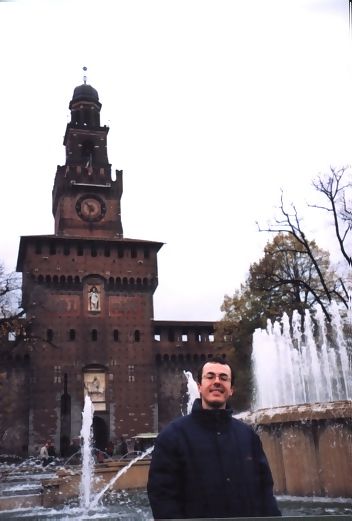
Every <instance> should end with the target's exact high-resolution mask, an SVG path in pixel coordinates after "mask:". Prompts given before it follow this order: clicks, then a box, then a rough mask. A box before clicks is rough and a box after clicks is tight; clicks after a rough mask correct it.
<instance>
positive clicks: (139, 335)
mask: <svg viewBox="0 0 352 521" xmlns="http://www.w3.org/2000/svg"><path fill="white" fill-rule="evenodd" d="M140 339H141V333H140V331H139V329H136V330H135V332H134V341H135V342H139V341H140Z"/></svg>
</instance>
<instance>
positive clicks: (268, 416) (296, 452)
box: [244, 400, 352, 497]
mask: <svg viewBox="0 0 352 521" xmlns="http://www.w3.org/2000/svg"><path fill="white" fill-rule="evenodd" d="M244 421H246V422H247V423H249V424H251V425H253V426H255V427H256V429H257V432H258V434H259V436H260V438H261V441H262V444H263V447H264V450H265V453H266V455H267V457H268V460H269V463H270V467H271V470H272V474H273V479H274V491H275V494H287V495H290V496H329V497H351V496H352V480H351V476H352V401H351V400H344V401H338V402H327V403H312V404H302V405H292V406H281V407H273V408H270V409H260V410H258V411H256V412H254V413H251V414H249V415H247V416H246V418H244Z"/></svg>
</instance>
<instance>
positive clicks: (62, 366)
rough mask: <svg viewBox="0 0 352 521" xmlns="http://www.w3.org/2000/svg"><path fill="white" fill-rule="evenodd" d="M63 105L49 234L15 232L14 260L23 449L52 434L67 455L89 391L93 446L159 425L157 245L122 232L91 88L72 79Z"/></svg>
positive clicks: (117, 186) (118, 187)
mask: <svg viewBox="0 0 352 521" xmlns="http://www.w3.org/2000/svg"><path fill="white" fill-rule="evenodd" d="M69 109H70V111H71V120H70V122H69V123H68V124H67V127H66V132H65V137H64V142H63V144H64V146H65V151H66V161H65V164H64V165H63V166H58V167H57V171H56V175H55V181H54V187H53V192H52V208H53V215H54V219H55V232H54V234H53V235H45V236H43V235H41V236H25V237H21V242H20V248H19V254H18V262H17V271H19V272H22V274H23V283H22V289H23V291H22V299H23V303H22V305H23V308H24V310H25V312H26V316H27V318H28V320H29V322H30V324H31V340H30V343H27V344H26V347H27V349H28V357H29V358H28V359H29V360H30V365H29V382H30V391H29V393H28V395H27V397H26V399H27V403H28V417H29V427H28V450H29V453H35V452H36V447H37V446H40V444H41V443H42V442H43V440H46V439H48V438H50V439H52V440H53V441H54V444H55V446H56V447H60V452H61V454H63V455H65V453H66V451H67V448H68V445H69V443H70V440H72V439H73V438H75V437H77V436H79V433H80V429H81V413H82V409H83V404H84V397H85V395H87V394H88V395H89V396H90V397H91V400H92V402H93V405H94V409H95V413H94V422H93V428H94V438H95V443H96V445H97V446H98V447H99V448H102V449H105V448H106V447H107V443H108V441H109V440H117V439H119V438H120V436H124V437H126V438H131V439H132V438H133V436H135V435H136V434H138V433H140V432H151V431H153V432H155V431H157V429H158V404H157V378H156V366H155V353H154V352H153V345H154V337H153V334H154V323H153V319H154V309H153V294H154V291H155V289H156V288H157V285H158V273H157V271H158V270H157V253H158V251H159V249H160V247H161V246H162V244H161V243H159V242H153V241H145V240H138V239H128V238H124V237H123V231H122V223H121V196H122V171H117V172H116V176H115V179H112V176H111V165H110V163H109V161H108V154H107V135H108V131H109V128H108V127H107V126H105V125H104V126H101V123H100V109H101V103H100V101H99V96H98V93H97V91H96V90H95V89H94V88H93V87H92V86H90V85H87V84H86V82H84V83H83V84H82V85H80V86H78V87H76V88H75V89H74V92H73V96H72V99H71V101H70V104H69Z"/></svg>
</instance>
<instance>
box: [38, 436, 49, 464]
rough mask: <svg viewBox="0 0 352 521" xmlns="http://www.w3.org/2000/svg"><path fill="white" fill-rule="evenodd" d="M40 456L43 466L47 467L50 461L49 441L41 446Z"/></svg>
mask: <svg viewBox="0 0 352 521" xmlns="http://www.w3.org/2000/svg"><path fill="white" fill-rule="evenodd" d="M39 456H40V459H41V462H42V465H43V467H46V466H47V464H48V463H49V453H48V442H46V443H44V445H43V446H42V447H41V448H40V451H39Z"/></svg>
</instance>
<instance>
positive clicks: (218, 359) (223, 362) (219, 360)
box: [197, 356, 235, 385]
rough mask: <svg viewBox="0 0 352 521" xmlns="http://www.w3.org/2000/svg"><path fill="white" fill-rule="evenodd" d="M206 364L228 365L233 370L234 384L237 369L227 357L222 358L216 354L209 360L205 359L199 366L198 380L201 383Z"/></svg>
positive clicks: (232, 383)
mask: <svg viewBox="0 0 352 521" xmlns="http://www.w3.org/2000/svg"><path fill="white" fill-rule="evenodd" d="M205 364H221V365H228V366H229V368H230V370H231V385H234V383H235V371H234V369H233V367H232V365H231V364H230V363H229V362H228V361H227V360H226V359H225V358H221V357H220V356H214V357H213V358H209V359H208V360H205V361H204V362H203V363H202V364H201V365H200V366H199V367H198V372H197V380H198V383H199V384H200V383H201V382H202V376H203V368H204V366H205Z"/></svg>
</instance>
